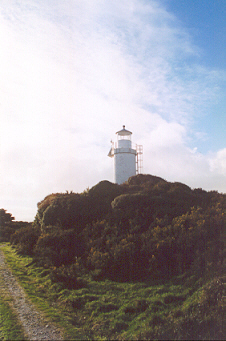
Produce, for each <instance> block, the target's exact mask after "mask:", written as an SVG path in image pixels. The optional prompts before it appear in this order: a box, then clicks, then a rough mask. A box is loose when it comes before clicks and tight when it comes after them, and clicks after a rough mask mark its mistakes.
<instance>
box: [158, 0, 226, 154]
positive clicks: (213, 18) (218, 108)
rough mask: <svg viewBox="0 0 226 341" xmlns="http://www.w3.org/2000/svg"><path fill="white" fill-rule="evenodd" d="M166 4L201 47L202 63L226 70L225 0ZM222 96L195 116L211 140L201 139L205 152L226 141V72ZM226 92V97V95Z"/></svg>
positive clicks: (185, 0)
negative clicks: (204, 113) (204, 111)
mask: <svg viewBox="0 0 226 341" xmlns="http://www.w3.org/2000/svg"><path fill="white" fill-rule="evenodd" d="M163 3H164V4H165V6H166V8H167V9H168V10H169V11H171V12H173V14H174V15H175V16H176V17H177V18H178V19H179V20H180V21H181V25H182V27H183V28H185V29H186V30H187V31H188V32H189V34H190V36H191V38H192V41H193V43H194V44H195V45H196V46H198V47H199V48H200V54H199V63H201V64H202V65H204V66H206V67H208V68H213V69H219V70H222V71H223V70H224V71H223V72H225V68H226V48H225V46H226V24H225V21H226V20H225V18H226V1H225V0H179V1H178V0H165V1H163ZM219 87H220V88H221V89H222V90H221V91H222V97H221V100H218V101H216V102H215V103H214V104H213V106H212V108H211V107H210V108H209V114H208V115H205V116H204V117H200V118H198V119H197V120H196V122H195V124H194V128H195V129H198V127H199V126H202V129H203V131H204V132H205V133H206V135H207V139H208V141H206V140H204V141H202V142H199V148H200V150H201V151H202V152H204V153H205V152H208V150H209V149H211V151H217V150H218V149H219V148H221V147H222V146H225V144H226V134H225V131H226V114H225V108H226V96H225V75H224V77H222V80H219ZM223 96H224V97H225V98H224V99H223Z"/></svg>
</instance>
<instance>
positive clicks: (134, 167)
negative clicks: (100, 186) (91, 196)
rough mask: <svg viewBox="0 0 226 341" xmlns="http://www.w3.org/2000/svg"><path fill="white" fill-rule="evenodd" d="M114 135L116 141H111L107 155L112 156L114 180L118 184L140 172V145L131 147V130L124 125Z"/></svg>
mask: <svg viewBox="0 0 226 341" xmlns="http://www.w3.org/2000/svg"><path fill="white" fill-rule="evenodd" d="M116 135H117V142H116V143H115V144H114V143H113V142H112V147H111V149H110V152H109V153H108V156H109V157H113V158H114V182H115V183H117V184H119V185H120V184H122V183H123V182H125V181H127V180H128V179H129V177H131V176H133V175H136V174H138V173H139V172H140V170H141V155H142V148H141V147H142V146H136V148H135V149H134V148H133V147H132V141H131V135H132V132H131V131H129V130H126V129H125V126H123V129H122V130H119V131H117V132H116Z"/></svg>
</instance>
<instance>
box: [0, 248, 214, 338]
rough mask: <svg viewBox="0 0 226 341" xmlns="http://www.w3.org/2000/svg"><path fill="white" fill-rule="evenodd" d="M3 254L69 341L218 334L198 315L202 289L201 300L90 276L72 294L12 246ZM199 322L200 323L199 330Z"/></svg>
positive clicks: (167, 288)
mask: <svg viewBox="0 0 226 341" xmlns="http://www.w3.org/2000/svg"><path fill="white" fill-rule="evenodd" d="M3 251H4V253H5V256H6V259H7V262H8V264H9V265H10V267H11V268H12V271H13V273H14V274H15V275H16V276H17V278H18V279H19V281H20V283H21V285H22V286H23V287H24V288H25V290H26V292H27V294H28V295H29V297H30V298H31V300H32V301H33V303H34V304H35V305H36V306H37V307H38V308H39V309H40V310H41V311H43V312H44V314H45V315H46V317H47V318H49V319H50V320H51V321H53V322H54V323H56V324H58V326H59V327H61V329H63V330H65V334H64V337H65V339H76V340H78V339H82V340H100V339H101V340H105V339H106V340H110V339H114V340H115V339H120V340H121V339H124V340H131V339H136V340H139V339H143V340H145V339H169V338H173V339H176V337H175V335H178V339H180V338H181V337H186V335H184V332H185V331H186V333H187V338H189V339H192V338H193V339H198V338H200V337H201V336H199V334H198V333H200V330H201V329H200V328H202V326H203V328H208V326H210V330H212V329H213V328H214V327H213V326H212V325H211V323H212V324H213V323H214V321H215V320H214V315H213V314H212V317H211V318H212V320H211V318H209V319H208V316H207V317H206V319H205V318H204V317H203V315H202V312H201V313H200V314H201V315H198V313H197V307H198V304H200V299H201V298H200V297H201V296H202V295H204V294H203V293H204V291H200V290H201V289H200V288H199V289H198V294H197V291H196V289H193V288H192V287H188V286H186V285H181V284H173V283H172V282H167V283H164V284H163V283H162V284H161V283H159V284H155V285H154V284H151V283H116V282H113V281H109V280H105V281H98V282H97V281H94V280H92V279H91V278H90V277H88V276H87V277H84V279H83V280H84V282H85V287H83V288H80V289H77V290H69V289H65V288H64V287H63V285H62V284H60V283H54V284H53V283H52V282H51V279H50V273H49V270H48V269H43V268H41V267H37V266H35V265H29V264H30V263H31V260H32V259H31V258H30V257H25V256H20V255H18V254H17V253H16V252H15V250H14V249H12V247H11V246H9V245H6V246H4V248H3ZM194 286H195V287H197V283H196V282H194ZM200 292H201V293H202V295H201V294H200ZM203 297H204V296H202V300H203ZM203 302H204V301H203ZM197 319H199V320H200V321H201V322H200V324H198V325H197V322H196V320H197ZM200 326H201V327H200ZM220 327H221V326H220ZM211 328H212V329H211ZM190 329H191V333H190V332H189V330H190ZM192 329H194V330H193V331H192ZM189 333H190V334H189ZM211 333H212V334H211ZM214 333H215V332H210V333H209V334H208V333H206V334H205V335H209V339H211V336H212V335H215V336H216V337H217V335H216V333H215V334H214ZM207 339H208V337H207Z"/></svg>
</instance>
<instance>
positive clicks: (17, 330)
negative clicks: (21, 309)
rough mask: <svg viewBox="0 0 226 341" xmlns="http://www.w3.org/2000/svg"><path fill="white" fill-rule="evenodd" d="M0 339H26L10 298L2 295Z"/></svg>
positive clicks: (0, 302) (0, 303)
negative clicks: (11, 305) (9, 300)
mask: <svg viewBox="0 0 226 341" xmlns="http://www.w3.org/2000/svg"><path fill="white" fill-rule="evenodd" d="M0 340H26V337H25V335H24V333H23V329H22V326H21V324H20V323H19V322H18V320H17V318H16V315H15V314H14V312H13V311H12V309H11V308H10V305H9V302H8V300H7V299H6V298H5V297H3V296H0Z"/></svg>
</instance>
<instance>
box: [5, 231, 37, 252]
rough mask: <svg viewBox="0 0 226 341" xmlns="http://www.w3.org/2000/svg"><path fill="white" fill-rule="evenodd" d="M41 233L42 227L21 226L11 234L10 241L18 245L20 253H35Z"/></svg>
mask: <svg viewBox="0 0 226 341" xmlns="http://www.w3.org/2000/svg"><path fill="white" fill-rule="evenodd" d="M40 235H41V230H40V228H38V227H33V226H29V227H25V228H21V229H19V230H17V231H16V232H15V233H14V234H13V235H11V238H10V242H11V244H13V245H16V246H17V250H18V252H19V253H21V254H25V255H33V251H34V246H35V245H36V242H37V240H38V238H39V236H40Z"/></svg>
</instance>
